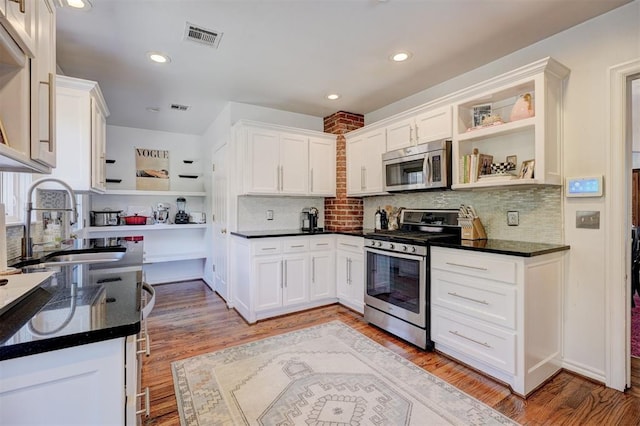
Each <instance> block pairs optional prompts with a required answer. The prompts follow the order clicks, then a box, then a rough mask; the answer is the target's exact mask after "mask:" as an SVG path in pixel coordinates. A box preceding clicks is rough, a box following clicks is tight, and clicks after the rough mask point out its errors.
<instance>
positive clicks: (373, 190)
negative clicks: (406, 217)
mask: <svg viewBox="0 0 640 426" xmlns="http://www.w3.org/2000/svg"><path fill="white" fill-rule="evenodd" d="M356 132H357V131H356ZM352 133H354V132H351V133H349V134H347V135H346V138H347V195H349V196H362V195H374V194H384V193H385V191H384V190H383V188H384V181H383V178H382V154H383V153H384V152H385V148H386V144H385V141H386V139H385V129H375V130H370V131H367V132H358V133H356V134H355V135H353V134H352Z"/></svg>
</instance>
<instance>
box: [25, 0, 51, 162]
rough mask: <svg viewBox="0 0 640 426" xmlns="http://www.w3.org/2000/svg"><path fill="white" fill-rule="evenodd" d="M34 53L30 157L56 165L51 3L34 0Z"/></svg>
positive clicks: (43, 0)
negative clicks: (36, 52)
mask: <svg viewBox="0 0 640 426" xmlns="http://www.w3.org/2000/svg"><path fill="white" fill-rule="evenodd" d="M33 7H34V8H35V13H36V20H35V21H36V33H35V36H36V46H37V50H38V55H37V57H36V58H35V59H34V60H32V65H31V104H32V107H31V158H32V159H33V160H35V161H38V162H40V163H43V164H45V165H47V166H51V167H55V166H56V131H55V128H56V127H55V123H56V115H55V105H56V97H55V96H56V90H55V88H56V43H55V41H56V21H55V7H54V6H53V4H51V3H50V2H49V1H48V0H37V1H36V2H35V4H34V5H33Z"/></svg>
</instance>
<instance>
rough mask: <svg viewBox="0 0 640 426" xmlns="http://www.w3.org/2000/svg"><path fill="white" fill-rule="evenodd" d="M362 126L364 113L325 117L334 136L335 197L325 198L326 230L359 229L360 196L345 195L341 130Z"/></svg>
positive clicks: (345, 163)
mask: <svg viewBox="0 0 640 426" xmlns="http://www.w3.org/2000/svg"><path fill="white" fill-rule="evenodd" d="M363 126H364V116H363V115H361V114H354V113H351V112H346V111H338V112H336V113H334V114H331V115H330V116H328V117H325V118H324V131H325V132H327V133H333V134H335V135H337V138H336V197H335V198H325V199H324V227H325V229H327V230H328V231H360V230H362V217H363V203H362V198H349V197H347V144H346V139H345V137H344V134H345V133H347V132H350V131H352V130H356V129H359V128H360V127H363Z"/></svg>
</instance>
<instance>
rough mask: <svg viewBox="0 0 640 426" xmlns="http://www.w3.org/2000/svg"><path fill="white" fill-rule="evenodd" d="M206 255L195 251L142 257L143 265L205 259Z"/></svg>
mask: <svg viewBox="0 0 640 426" xmlns="http://www.w3.org/2000/svg"><path fill="white" fill-rule="evenodd" d="M206 258H207V254H206V253H205V252H203V251H195V252H192V253H177V254H165V255H149V256H145V257H144V261H143V263H145V264H149V263H161V262H177V261H181V260H193V259H206Z"/></svg>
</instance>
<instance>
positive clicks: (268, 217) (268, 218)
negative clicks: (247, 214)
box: [267, 210, 273, 220]
mask: <svg viewBox="0 0 640 426" xmlns="http://www.w3.org/2000/svg"><path fill="white" fill-rule="evenodd" d="M267 220H273V210H267Z"/></svg>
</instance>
